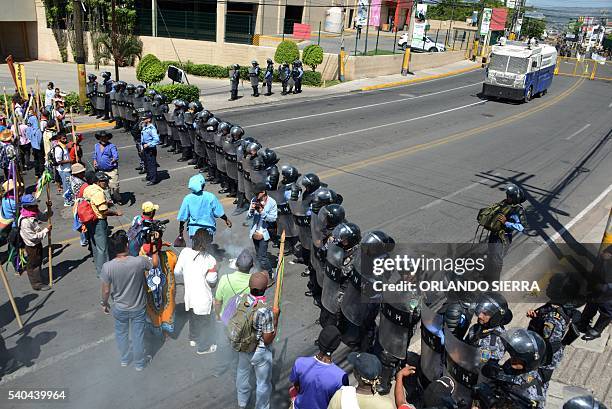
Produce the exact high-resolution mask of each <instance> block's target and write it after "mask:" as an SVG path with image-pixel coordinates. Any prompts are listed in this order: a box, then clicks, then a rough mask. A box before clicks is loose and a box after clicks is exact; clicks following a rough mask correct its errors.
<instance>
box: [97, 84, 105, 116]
mask: <svg viewBox="0 0 612 409" xmlns="http://www.w3.org/2000/svg"><path fill="white" fill-rule="evenodd" d="M97 88H98V89H97V90H96V96H95V100H96V109H97V110H100V111H104V109H105V106H106V92H105V91H106V87H105V86H104V84H100V85H98V87H97Z"/></svg>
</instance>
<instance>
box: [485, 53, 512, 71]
mask: <svg viewBox="0 0 612 409" xmlns="http://www.w3.org/2000/svg"><path fill="white" fill-rule="evenodd" d="M507 65H508V56H507V55H500V54H491V63H490V64H489V69H490V70H494V71H504V72H505V71H506V66H507Z"/></svg>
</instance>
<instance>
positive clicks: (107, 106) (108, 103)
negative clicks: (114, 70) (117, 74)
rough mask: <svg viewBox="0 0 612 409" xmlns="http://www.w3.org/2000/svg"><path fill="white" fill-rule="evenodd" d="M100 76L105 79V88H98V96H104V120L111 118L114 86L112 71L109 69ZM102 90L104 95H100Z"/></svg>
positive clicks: (103, 82)
mask: <svg viewBox="0 0 612 409" xmlns="http://www.w3.org/2000/svg"><path fill="white" fill-rule="evenodd" d="M100 76H101V77H102V78H103V79H104V80H103V81H102V85H103V87H102V88H103V89H102V90H98V98H100V97H102V98H103V99H104V117H103V118H102V119H103V120H105V121H107V120H109V119H111V117H112V115H111V101H110V92H111V89H112V87H113V81H111V73H110V72H108V71H103V72H101V73H100ZM100 91H102V92H103V93H104V95H102V96H101V95H100V94H101V92H100Z"/></svg>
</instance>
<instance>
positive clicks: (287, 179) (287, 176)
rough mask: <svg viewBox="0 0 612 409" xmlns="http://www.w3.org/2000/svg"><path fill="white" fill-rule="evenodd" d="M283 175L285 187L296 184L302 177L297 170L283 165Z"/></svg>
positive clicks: (282, 181)
mask: <svg viewBox="0 0 612 409" xmlns="http://www.w3.org/2000/svg"><path fill="white" fill-rule="evenodd" d="M281 175H283V179H282V180H281V183H282V184H283V185H288V184H289V183H295V182H297V180H298V178H299V177H300V173H299V172H298V170H297V168H296V167H295V166H291V165H283V166H282V167H281Z"/></svg>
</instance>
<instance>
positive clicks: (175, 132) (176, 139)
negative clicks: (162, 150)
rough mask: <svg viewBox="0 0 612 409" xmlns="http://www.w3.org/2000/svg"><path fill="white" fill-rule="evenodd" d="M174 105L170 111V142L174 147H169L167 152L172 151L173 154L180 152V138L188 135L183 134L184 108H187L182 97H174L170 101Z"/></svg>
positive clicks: (184, 129)
mask: <svg viewBox="0 0 612 409" xmlns="http://www.w3.org/2000/svg"><path fill="white" fill-rule="evenodd" d="M172 104H173V105H174V110H173V111H172V119H173V124H174V125H173V126H172V143H173V144H174V149H170V151H169V152H172V153H174V154H175V155H177V154H179V153H182V152H183V149H182V144H181V138H183V139H184V138H185V137H188V136H183V134H184V133H185V132H186V128H185V109H186V108H187V104H186V103H185V101H183V100H182V99H175V100H174V101H172Z"/></svg>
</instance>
